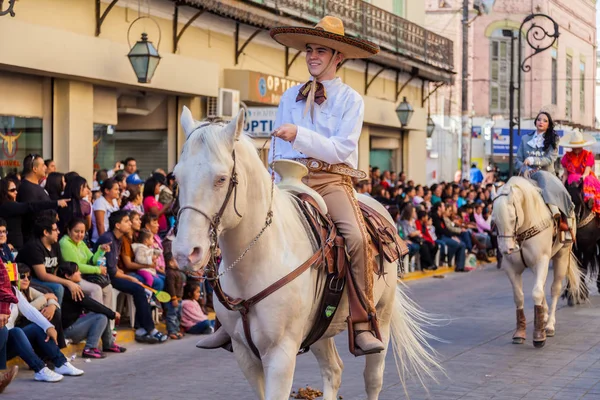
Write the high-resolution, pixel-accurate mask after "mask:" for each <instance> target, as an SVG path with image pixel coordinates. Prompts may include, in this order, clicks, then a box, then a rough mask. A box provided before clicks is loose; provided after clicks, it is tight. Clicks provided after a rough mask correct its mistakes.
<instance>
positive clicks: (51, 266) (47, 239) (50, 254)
mask: <svg viewBox="0 0 600 400" xmlns="http://www.w3.org/2000/svg"><path fill="white" fill-rule="evenodd" d="M34 233H35V239H32V240H30V241H29V242H27V244H26V245H25V246H24V247H23V248H22V249H21V251H19V254H18V256H17V263H23V264H25V265H27V266H29V268H30V269H31V278H32V279H31V282H32V283H37V284H38V285H42V286H45V287H47V288H49V289H50V290H52V292H53V293H54V295H55V296H56V298H57V299H58V303H59V304H62V299H63V296H64V294H65V289H64V287H63V286H66V287H68V288H69V290H70V292H71V294H72V296H73V298H74V299H81V298H83V291H82V289H81V286H79V285H78V284H76V283H74V282H71V281H69V280H67V279H63V278H59V277H58V276H56V270H57V269H58V264H59V262H61V261H62V260H61V255H60V246H59V244H58V227H57V226H56V223H55V222H54V220H53V219H52V218H51V217H47V216H43V217H40V218H39V219H38V220H37V221H36V224H35V226H34Z"/></svg>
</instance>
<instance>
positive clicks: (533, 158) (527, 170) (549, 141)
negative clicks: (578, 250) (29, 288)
mask: <svg viewBox="0 0 600 400" xmlns="http://www.w3.org/2000/svg"><path fill="white" fill-rule="evenodd" d="M535 127H536V132H535V133H534V134H532V135H523V136H522V137H521V145H520V146H519V150H518V151H517V161H516V163H515V164H516V167H517V170H519V171H520V172H522V173H523V174H524V175H526V176H529V178H531V179H533V180H534V181H536V182H537V184H538V186H539V187H540V188H541V189H542V196H543V197H544V201H545V202H546V204H547V205H548V207H549V208H550V210H551V211H552V214H553V216H554V218H556V219H560V218H561V215H562V217H564V218H565V219H566V222H567V225H568V228H569V231H565V237H564V241H572V240H573V238H572V237H571V236H572V235H571V232H572V231H573V229H574V228H575V216H574V215H573V211H574V209H575V206H574V205H573V202H572V201H571V196H570V195H569V192H568V191H567V189H566V188H565V186H564V185H563V183H562V182H561V181H560V179H558V178H557V176H556V174H555V171H554V163H555V162H556V159H557V158H558V139H559V138H558V135H557V134H556V132H555V131H554V121H552V117H551V116H550V114H548V113H547V112H545V111H542V112H540V113H539V114H538V116H537V117H536V119H535Z"/></svg>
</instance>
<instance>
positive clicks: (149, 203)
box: [143, 177, 171, 233]
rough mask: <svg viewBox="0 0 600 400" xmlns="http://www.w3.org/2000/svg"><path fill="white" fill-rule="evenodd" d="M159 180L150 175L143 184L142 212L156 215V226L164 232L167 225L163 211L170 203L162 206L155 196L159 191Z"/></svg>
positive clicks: (164, 211) (167, 208)
mask: <svg viewBox="0 0 600 400" xmlns="http://www.w3.org/2000/svg"><path fill="white" fill-rule="evenodd" d="M160 186H161V182H160V181H158V179H156V178H155V177H150V178H148V179H147V180H146V183H145V184H144V193H143V198H144V203H143V206H144V213H145V214H153V215H156V216H157V217H158V226H159V230H160V232H161V233H165V232H166V231H167V229H169V226H168V225H167V217H166V216H165V213H166V212H167V211H169V210H170V208H171V204H168V205H167V206H163V205H162V204H161V203H159V202H158V200H157V199H156V196H157V195H158V194H159V193H160Z"/></svg>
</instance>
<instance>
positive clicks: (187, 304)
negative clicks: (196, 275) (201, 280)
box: [181, 282, 215, 335]
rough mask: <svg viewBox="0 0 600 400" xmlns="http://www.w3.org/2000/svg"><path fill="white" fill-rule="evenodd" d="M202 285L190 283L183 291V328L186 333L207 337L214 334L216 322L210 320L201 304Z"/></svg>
mask: <svg viewBox="0 0 600 400" xmlns="http://www.w3.org/2000/svg"><path fill="white" fill-rule="evenodd" d="M199 299H200V285H198V283H196V282H190V283H188V284H187V285H186V286H185V288H184V291H183V302H182V310H181V326H182V327H183V329H184V330H185V332H186V333H190V334H192V335H199V334H200V335H206V334H210V333H213V332H214V326H215V321H211V320H209V319H208V316H207V315H206V314H204V312H203V311H202V308H201V307H200V303H198V300H199Z"/></svg>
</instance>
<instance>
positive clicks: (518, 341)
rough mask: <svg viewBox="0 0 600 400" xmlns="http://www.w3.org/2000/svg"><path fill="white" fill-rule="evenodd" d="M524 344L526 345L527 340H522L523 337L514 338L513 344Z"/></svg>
mask: <svg viewBox="0 0 600 400" xmlns="http://www.w3.org/2000/svg"><path fill="white" fill-rule="evenodd" d="M523 343H525V338H522V337H515V338H513V344H523Z"/></svg>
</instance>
